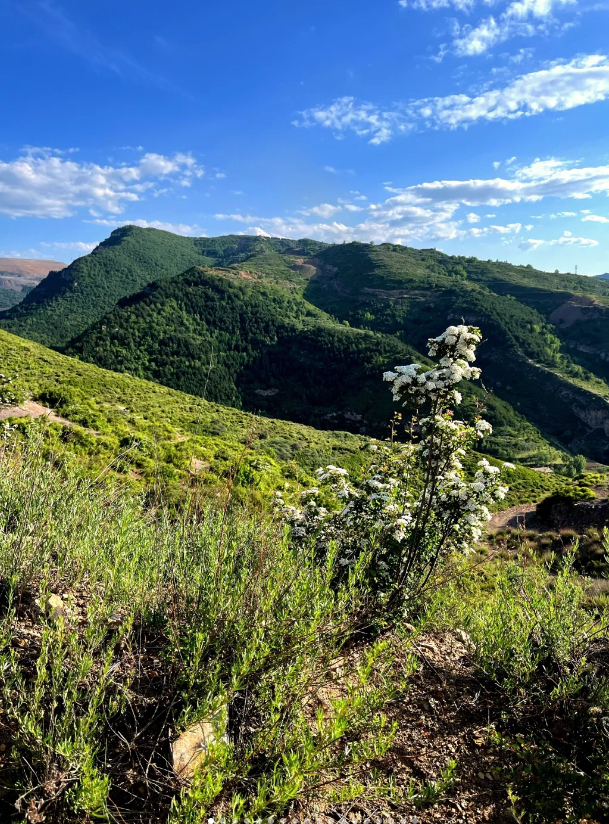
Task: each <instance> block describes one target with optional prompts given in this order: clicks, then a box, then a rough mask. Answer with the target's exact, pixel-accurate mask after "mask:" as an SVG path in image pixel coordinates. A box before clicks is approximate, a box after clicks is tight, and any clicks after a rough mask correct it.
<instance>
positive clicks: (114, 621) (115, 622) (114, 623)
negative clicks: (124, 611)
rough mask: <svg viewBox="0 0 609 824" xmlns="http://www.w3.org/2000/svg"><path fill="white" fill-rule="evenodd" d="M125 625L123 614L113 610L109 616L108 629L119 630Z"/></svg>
mask: <svg viewBox="0 0 609 824" xmlns="http://www.w3.org/2000/svg"><path fill="white" fill-rule="evenodd" d="M122 625H123V616H122V615H120V614H119V613H118V612H113V613H112V615H111V616H110V617H109V618H108V629H112V630H117V629H120V628H121V627H122Z"/></svg>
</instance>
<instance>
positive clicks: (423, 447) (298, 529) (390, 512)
mask: <svg viewBox="0 0 609 824" xmlns="http://www.w3.org/2000/svg"><path fill="white" fill-rule="evenodd" d="M480 339H481V334H480V330H479V329H476V328H475V327H471V326H449V327H448V329H447V330H446V331H445V332H444V333H443V334H442V335H440V336H439V337H437V338H432V339H430V341H429V347H428V351H429V354H430V356H431V357H433V358H435V359H436V360H437V361H438V363H437V365H436V366H435V367H434V368H433V369H429V370H426V371H425V370H424V368H423V366H422V365H421V364H418V363H414V364H410V365H409V366H397V367H395V371H394V372H386V373H385V374H384V376H383V377H384V379H385V380H386V381H388V382H389V383H391V385H392V386H391V389H392V392H393V397H394V399H395V400H396V401H401V402H402V403H403V405H404V406H406V405H412V406H415V407H416V409H417V411H416V414H415V415H414V416H413V421H412V426H411V432H412V433H413V434H412V438H411V440H410V441H409V442H407V443H397V442H394V441H393V439H392V440H391V441H385V442H375V441H373V442H372V443H371V445H370V449H371V450H372V451H373V452H374V458H373V461H372V463H371V465H370V466H369V468H368V469H367V470H366V472H365V473H364V474H363V476H362V477H361V478H360V479H358V480H357V481H354V480H351V479H350V478H349V475H348V473H347V471H346V470H345V469H341V468H340V467H337V466H327V467H325V468H323V469H318V470H317V473H316V474H317V478H318V483H319V486H320V487H327V488H328V489H329V491H330V493H331V496H330V499H331V500H333V501H334V502H335V503H336V506H328V507H325V506H322V504H321V502H320V496H321V489H320V488H313V489H307V490H306V491H305V492H303V493H302V494H301V496H300V498H301V500H300V505H299V506H291V505H289V504H286V503H285V501H284V499H283V496H282V494H281V493H279V492H278V493H276V503H277V509H278V511H279V512H280V514H281V516H282V517H283V518H284V519H285V521H286V523H287V524H288V525H289V527H290V529H291V534H292V538H293V540H294V541H296V542H301V543H308V542H311V541H313V542H315V545H316V546H317V547H318V549H319V551H320V553H323V554H325V555H327V553H328V552H329V551H332V552H335V553H336V558H337V563H338V565H339V568H340V567H342V568H350V567H353V566H354V565H356V564H358V562H360V561H361V560H362V559H363V558H364V559H365V560H366V561H367V564H368V577H369V581H370V583H371V584H372V586H373V587H374V589H375V590H376V592H377V594H380V595H382V596H384V597H386V598H387V599H388V600H390V601H393V602H396V601H399V600H400V596H402V597H403V596H406V597H408V596H409V595H412V594H413V593H414V592H415V591H416V590H417V589H419V588H421V587H422V586H423V585H424V584H425V582H426V581H427V579H428V577H429V575H430V574H431V571H432V570H433V568H434V566H435V565H436V563H437V561H438V559H439V558H440V557H441V556H442V555H443V554H445V553H447V552H450V551H454V550H461V551H464V552H467V551H469V549H470V548H471V546H472V544H473V542H474V541H476V540H477V539H478V538H479V537H480V535H481V532H482V526H483V525H484V523H485V522H486V521H488V520H489V519H490V517H491V515H490V511H489V505H490V504H492V503H493V502H494V501H497V500H501V499H503V498H504V497H505V493H506V492H507V487H506V486H504V485H503V481H502V475H503V470H508V469H512V468H513V467H512V465H511V464H508V463H504V464H503V467H502V468H501V469H499V468H498V467H496V466H493V465H491V464H490V463H489V462H488V461H487V460H486V459H482V460H480V461H479V462H478V468H477V471H476V472H475V475H474V477H473V478H469V479H468V478H466V476H465V473H464V471H463V464H462V462H461V459H462V457H463V456H464V455H465V454H466V453H467V451H468V450H471V449H472V447H473V446H474V445H475V444H477V443H478V441H479V440H480V439H482V438H483V437H484V436H485V435H487V434H490V433H491V432H492V427H491V425H490V424H489V423H488V422H487V421H485V420H482V419H481V418H479V419H477V420H475V421H474V422H473V423H471V424H468V423H465V422H464V421H460V420H455V418H454V413H453V411H452V409H451V407H452V406H453V405H456V406H458V405H459V404H460V403H461V394H460V393H459V391H458V390H457V388H456V386H457V385H458V384H459V383H460V382H461V381H462V380H475V379H477V378H479V377H480V370H479V369H478V368H476V367H474V366H471V363H473V361H475V359H476V354H475V353H476V345H477V344H478V343H479V342H480Z"/></svg>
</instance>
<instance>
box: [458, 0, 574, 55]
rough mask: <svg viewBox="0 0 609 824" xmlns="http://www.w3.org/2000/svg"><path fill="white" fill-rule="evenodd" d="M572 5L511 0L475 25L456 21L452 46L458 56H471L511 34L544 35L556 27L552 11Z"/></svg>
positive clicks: (570, 1)
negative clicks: (511, 1)
mask: <svg viewBox="0 0 609 824" xmlns="http://www.w3.org/2000/svg"><path fill="white" fill-rule="evenodd" d="M574 5H576V2H575V0H515V2H513V3H510V4H509V5H508V6H507V8H506V9H505V11H504V12H503V13H502V14H500V15H498V16H497V17H495V16H493V15H491V16H489V17H486V18H485V19H484V20H481V21H480V23H478V25H476V26H470V25H465V26H463V27H460V26H459V25H458V24H456V25H455V35H456V36H455V38H454V40H453V43H452V49H453V51H454V52H455V53H456V54H457V55H458V56H460V57H472V56H475V55H480V54H484V53H485V52H487V51H488V50H489V49H491V48H492V47H493V46H496V45H497V44H498V43H504V42H505V41H506V40H509V39H510V38H512V37H516V36H519V37H532V36H533V35H536V34H547V33H548V32H549V31H550V30H551V29H552V28H560V22H559V21H558V20H557V18H556V17H555V16H554V12H556V11H559V10H562V9H564V8H565V7H566V6H574Z"/></svg>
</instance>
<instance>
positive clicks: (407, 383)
mask: <svg viewBox="0 0 609 824" xmlns="http://www.w3.org/2000/svg"><path fill="white" fill-rule="evenodd" d="M481 339H482V335H481V334H480V330H479V329H475V328H474V327H472V326H463V325H461V326H449V327H448V329H447V330H446V332H443V333H442V334H441V335H440V336H439V337H437V338H430V340H429V344H428V347H427V350H428V352H429V355H430V357H432V358H437V359H438V365H437V366H436V367H435V368H433V369H429V370H427V371H426V372H421V370H422V369H423V367H422V365H421V364H420V363H411V364H409V365H408V366H396V367H395V372H385V373H384V375H383V379H384V380H386V381H389V382H390V383H392V384H393V386H392V392H393V399H394V400H395V401H399V400H402V401H404V405H406V404H407V403H414V405H415V406H421V405H422V404H424V403H425V401H427V400H436V399H440V398H442V399H443V400H446V401H448V400H452V401H453V402H454V403H456V404H459V403H461V394H460V392H458V391H457V389H455V388H454V387H455V385H456V384H457V383H459V382H460V381H462V380H475V379H476V378H479V377H480V369H478V368H477V367H475V366H470V364H471V363H473V362H474V361H475V360H476V345H477V344H478V343H480V340H481Z"/></svg>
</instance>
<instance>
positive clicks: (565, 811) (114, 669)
mask: <svg viewBox="0 0 609 824" xmlns="http://www.w3.org/2000/svg"><path fill="white" fill-rule="evenodd" d="M7 337H8V336H7ZM479 338H480V335H479V332H478V331H477V330H476V329H472V328H467V327H464V326H462V327H451V328H449V329H448V330H447V332H446V333H445V334H444V335H442V336H440V337H439V338H437V339H435V341H432V342H431V348H430V352H429V354H430V357H431V358H432V359H435V360H436V361H437V364H436V366H435V367H434V368H433V369H432V370H427V369H424V368H422V367H421V366H419V365H417V364H414V365H411V366H410V367H399V368H398V369H396V370H395V371H392V372H390V373H388V374H387V375H386V380H387V381H389V382H390V383H391V385H392V390H393V394H394V397H395V398H396V399H399V400H400V401H402V402H404V401H405V402H407V403H412V402H416V403H417V405H419V406H420V407H421V413H420V415H419V416H417V417H416V418H415V420H414V421H413V424H412V432H413V434H414V438H413V440H412V442H411V443H408V444H400V442H399V441H396V440H395V439H393V440H392V439H389V440H387V441H383V442H380V443H375V442H372V443H371V442H368V443H367V444H366V449H367V452H366V453H365V454H368V455H369V456H370V455H371V456H372V460H373V462H372V463H370V462H368V463H367V464H365V465H362V467H361V468H358V467H355V468H351V469H347V468H346V467H345V466H342V465H341V463H340V462H339V460H338V459H337V461H336V463H335V464H331V465H325V466H324V467H323V468H322V469H321V470H320V472H319V473H317V478H318V482H319V488H309V489H308V490H307V492H306V493H304V496H303V498H302V504H301V505H299V504H296V503H293V504H290V503H289V502H286V501H285V500H284V499H285V498H286V497H287V496H286V494H285V489H283V494H282V495H280V496H279V499H280V500H277V501H276V503H275V505H274V507H273V508H272V509H271V508H267V509H264V508H263V507H262V506H258V507H257V508H256V509H252V507H251V506H249V505H248V506H246V505H245V504H244V503H242V502H240V501H239V500H238V496H236V495H235V489H236V485H235V483H234V482H233V477H234V476H229V477H228V478H227V479H226V480H225V482H224V484H223V485H222V486H221V487H219V490H218V494H217V495H216V497H215V498H213V499H210V498H209V497H207V496H204V495H201V490H200V489H196V488H193V489H191V491H190V494H188V495H186V497H185V498H184V499H183V500H182V503H181V505H180V506H179V507H177V508H176V507H167V506H164V505H163V503H162V502H159V498H157V499H154V500H153V499H151V498H150V497H147V498H146V497H143V496H138V495H136V494H134V493H133V492H130V491H129V490H126V489H125V488H124V486H123V485H122V482H121V483H119V482H118V480H119V478H118V476H116V475H115V476H113V477H111V478H110V479H109V480H105V479H103V478H102V479H100V478H97V479H92V478H91V477H90V475H88V474H87V472H86V471H85V467H84V465H83V464H82V463H79V462H78V461H74V460H73V458H72V457H70V452H69V450H68V445H66V444H65V443H63V442H62V441H61V439H59V440H58V441H57V443H56V444H55V445H54V446H53V448H51V447H50V445H49V442H48V436H47V434H46V433H45V432H44V431H41V432H39V433H37V432H36V431H35V430H34V429H31V430H30V431H29V433H28V436H27V437H25V438H24V437H19V433H18V432H17V431H16V430H12V429H9V430H7V431H5V433H4V441H3V445H2V448H1V450H0V583H1V589H0V639H1V640H0V690H1V692H0V701H1V704H2V713H1V714H0V769H1V770H2V775H3V781H2V789H1V790H0V809H1V810H2V814H3V820H7V821H10V820H14V821H16V822H23V824H25V822H29V824H36V823H37V822H43V821H46V822H49V824H71V823H72V822H73V824H76V822H85V821H93V820H107V821H115V822H124V821H139V822H141V823H142V824H144V822H146V823H147V824H157V823H158V824H191V823H192V824H194V822H201V823H202V822H206V821H208V820H209V819H210V818H214V819H220V818H223V817H224V818H226V819H233V818H235V819H237V821H244V820H245V819H246V818H249V819H250V820H251V819H252V818H254V819H255V818H257V817H262V816H270V815H275V816H280V815H286V814H288V813H290V814H293V815H296V816H300V817H305V816H309V817H313V816H314V815H317V814H319V815H322V814H323V815H328V816H333V817H334V818H336V817H340V815H341V813H346V812H348V811H359V812H361V813H367V814H369V813H370V812H378V813H380V812H381V811H384V813H385V814H387V815H389V814H391V815H392V816H394V817H395V816H399V815H401V816H414V817H416V818H418V819H419V820H420V821H421V822H427V821H431V820H437V818H438V816H439V815H442V816H443V817H444V820H452V818H454V816H453V812H454V810H460V809H465V807H466V806H467V805H469V810H470V813H471V814H472V815H474V816H475V817H474V818H472V821H476V822H477V821H482V820H484V819H488V815H490V813H489V812H488V811H489V810H490V812H491V813H493V814H497V815H500V814H501V813H502V812H506V811H509V810H512V811H513V815H514V816H515V817H516V819H517V820H526V821H531V822H539V824H543V822H550V821H552V822H558V821H563V822H567V821H568V822H580V821H581V820H582V819H584V818H588V819H589V820H596V821H599V822H600V821H603V820H606V809H607V807H606V805H607V804H609V774H608V773H607V770H606V763H607V756H608V755H609V752H608V748H607V735H606V729H605V725H606V719H607V717H609V691H608V690H607V685H606V680H605V678H604V676H603V667H604V666H606V664H605V662H606V658H607V655H608V654H609V642H608V638H607V620H606V618H605V616H604V614H603V613H601V612H599V611H595V610H594V609H590V608H589V607H587V605H586V603H585V586H584V584H583V583H582V581H581V580H580V578H579V576H578V575H577V574H576V573H575V572H574V571H573V568H572V561H573V558H572V556H571V555H568V556H567V557H566V558H565V559H564V563H562V564H561V565H560V567H559V568H556V569H554V568H552V569H550V568H549V567H547V566H546V565H544V563H543V562H542V561H536V560H535V559H534V558H531V560H530V562H529V563H527V564H519V563H518V562H517V561H515V562H510V563H508V564H506V565H505V566H503V567H502V568H501V569H500V572H499V573H498V574H497V575H496V576H495V578H494V580H493V581H491V582H489V579H488V576H485V575H484V574H483V573H481V572H478V570H477V567H476V565H475V564H473V562H472V560H471V558H467V557H465V558H464V557H463V552H465V553H467V552H468V551H469V550H470V549H471V548H472V546H473V544H474V542H475V541H476V540H477V539H478V538H480V536H481V529H482V526H483V524H484V523H485V522H486V521H487V520H488V518H489V517H490V512H489V511H488V507H489V504H490V503H491V502H492V501H493V500H497V499H499V500H501V499H502V498H504V497H505V495H506V490H505V488H504V485H503V478H504V477H507V476H508V475H509V473H510V472H515V471H516V470H510V469H509V467H507V466H504V467H501V468H500V467H497V466H495V465H494V464H493V463H491V462H489V461H487V460H486V459H484V458H480V457H479V456H475V455H472V454H471V450H472V446H473V445H474V443H479V440H480V438H482V437H484V436H485V435H488V434H489V431H490V426H489V424H488V423H486V421H484V420H483V419H482V418H480V417H477V418H476V419H474V420H472V421H471V423H470V424H465V423H461V422H459V421H457V420H455V418H454V416H453V414H452V411H451V410H452V407H453V406H455V405H456V406H458V404H459V402H460V395H459V391H458V390H457V386H460V385H462V382H463V381H464V380H468V379H476V378H477V370H476V369H475V368H474V367H472V366H471V363H472V361H473V360H474V349H475V344H476V343H477V342H478V341H479ZM13 345H14V344H13ZM22 346H24V347H28V348H29V349H28V351H29V352H30V354H31V352H32V351H33V347H34V345H33V344H27V343H23V344H22ZM17 349H18V347H17ZM22 351H23V350H22ZM53 358H56V360H53V361H52V368H53V369H55V370H58V371H59V370H60V368H61V365H62V364H63V363H64V362H68V363H71V362H70V361H68V359H62V358H61V356H59V355H53ZM74 369H75V370H82V371H80V372H78V371H77V372H76V373H75V374H79V375H80V377H81V379H82V377H83V376H84V375H89V376H90V379H91V380H92V379H93V377H92V376H95V377H96V380H97V381H98V384H97V389H98V390H100V388H103V387H104V384H103V381H104V374H106V373H103V370H98V369H95V368H94V367H91V366H89V365H87V364H75V365H74ZM115 378H116V380H117V382H118V386H119V387H120V386H127V385H128V384H129V382H131V385H132V386H136V385H137V386H141V392H142V396H145V395H146V393H148V397H149V396H150V393H151V387H150V385H149V384H145V382H136V381H135V379H130V378H127V377H126V376H125V377H123V376H115ZM24 380H25V378H24V377H23V375H22V376H21V378H20V380H19V381H17V382H15V384H14V385H13V384H12V383H11V384H6V385H5V386H4V389H3V392H4V394H5V396H6V397H7V398H8V396H9V395H10V393H13V394H15V393H19V392H20V391H22V387H23V382H24ZM121 381H124V383H120V382H121ZM109 391H110V390H109V388H104V389H103V392H104V393H107V392H109ZM115 391H116V390H115ZM157 391H158V392H159V393H161V394H160V395H159V396H158V397H161V396H163V397H168V398H169V397H171V396H172V395H173V396H175V397H176V398H179V399H180V400H181V401H182V402H184V399H185V398H186V397H188V396H183V395H179V393H171V392H170V391H169V390H165V389H162V388H159V389H158V390H157ZM107 397H108V395H104V398H107ZM13 400H14V397H13ZM191 402H192V399H191ZM100 403H101V401H100ZM149 403H152V401H150V400H149ZM176 403H177V401H176ZM167 406H168V407H170V404H167ZM208 406H210V407H211V405H208ZM140 414H142V413H140ZM175 414H177V413H175ZM100 415H101V413H100ZM235 415H242V416H243V418H245V417H246V416H245V415H244V413H237V412H235ZM168 417H170V414H169V413H168ZM102 420H103V418H102ZM236 420H238V419H236ZM286 426H288V425H287V424H286ZM289 426H291V427H293V425H289ZM291 431H294V430H293V429H292V430H291ZM320 437H321V435H320ZM323 437H328V438H329V437H331V436H330V435H327V436H326V435H324V436H323ZM370 447H372V449H371V448H370ZM462 452H464V453H466V454H462ZM358 454H363V453H362V452H361V451H360V452H359V453H358ZM468 460H469V461H471V460H474V461H475V466H476V469H475V471H474V472H473V473H472V472H471V471H470V472H468V470H467V461H468ZM362 469H363V471H362ZM451 638H452V639H453V640H452V641H450V644H452V645H453V647H454V645H455V644H457V646H458V649H460V650H461V653H460V660H463V661H465V662H466V663H465V664H463V665H461V664H459V665H457V661H456V659H455V658H454V656H453V658H449V657H445V658H444V659H442V657H441V658H440V663H438V660H437V659H434V663H433V664H432V663H430V658H429V653H428V652H427V651H428V650H429V649H430V648H431V647H433V649H434V650H438V649H445V648H446V649H448V646H446V645H447V644H448V642H449V640H450V639H451ZM459 645H460V646H459ZM451 648H452V647H451ZM451 666H454V667H457V666H462V667H463V666H465V667H466V668H467V674H468V675H467V677H468V679H469V682H471V683H472V684H473V683H475V691H476V692H475V694H474V693H472V702H473V704H475V703H476V702H477V701H479V698H480V695H481V692H482V693H483V694H484V696H485V698H484V701H485V702H486V703H485V712H484V720H483V721H482V722H481V723H480V722H478V723H479V728H478V730H477V732H476V736H475V740H476V741H479V742H480V744H476V745H475V746H479V747H482V748H483V750H482V749H481V750H480V751H479V753H480V754H479V755H478V756H477V761H478V763H480V762H481V761H482V759H484V761H485V763H486V764H488V765H489V766H488V770H489V772H488V778H486V777H485V775H483V779H484V781H488V782H489V785H488V786H489V787H490V788H491V789H489V790H488V791H485V792H483V793H482V794H481V795H482V796H485V798H486V801H485V802H484V805H486V806H484V805H483V804H482V802H481V801H480V802H479V800H477V795H476V794H475V793H472V791H471V786H470V783H469V782H471V781H475V780H480V779H476V778H475V775H476V774H477V772H479V771H480V767H479V766H475V767H474V768H473V769H475V771H476V772H474V773H472V767H471V766H468V765H467V764H465V763H462V762H461V760H460V759H461V757H462V756H464V754H465V752H466V751H468V752H469V743H467V742H465V741H463V742H462V743H463V746H462V747H460V749H459V752H458V753H455V756H454V757H452V758H448V759H447V760H445V761H444V762H443V763H442V764H437V766H428V767H424V768H419V770H418V772H417V770H416V769H414V768H413V765H412V762H411V761H409V760H408V754H406V757H405V758H402V756H401V755H400V753H401V752H402V750H401V749H400V747H399V745H398V741H399V736H400V732H401V730H400V723H401V719H402V718H403V711H404V708H405V707H408V705H409V702H410V700H411V696H412V695H414V694H416V693H417V690H418V689H420V685H421V684H423V686H424V684H425V681H423V682H421V677H423V678H425V677H427V678H429V679H430V681H429V686H428V687H427V694H428V695H429V699H430V700H433V701H435V702H436V703H438V702H437V701H436V699H433V698H432V693H435V694H438V693H440V694H442V693H443V692H444V691H448V690H452V689H454V686H451V684H452V683H453V682H454V681H455V678H456V675H455V673H454V672H453V673H452V674H451V671H450V667H451ZM438 667H439V668H440V669H442V668H443V667H444V668H445V670H446V671H445V675H444V676H442V675H441V674H440V670H439V669H438ZM434 679H435V680H434ZM432 684H433V687H432ZM417 685H419V686H417ZM429 712H431V710H429ZM402 723H403V722H402ZM413 732H415V731H414V730H413ZM203 733H204V734H203ZM202 734H203V738H202V737H201V735H202ZM406 734H410V733H409V730H406ZM197 735H198V736H199V737H198V738H196V736H197ZM193 737H195V738H196V746H194V747H191V749H190V750H188V742H189V741H190V742H192V741H193ZM438 743H440V742H438ZM451 746H452V745H451ZM472 746H474V745H472ZM453 749H454V748H453ZM473 763H474V764H475V763H476V761H475V760H474V762H473ZM404 764H406V766H404ZM492 764H494V765H495V766H491V765H492ZM485 769H486V768H485ZM481 775H482V773H481ZM456 801H458V803H459V806H457V807H455V806H454V805H455V802H456ZM489 805H490V806H489ZM438 810H442V813H439V812H438ZM406 820H408V819H406ZM411 820H412V819H411Z"/></svg>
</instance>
